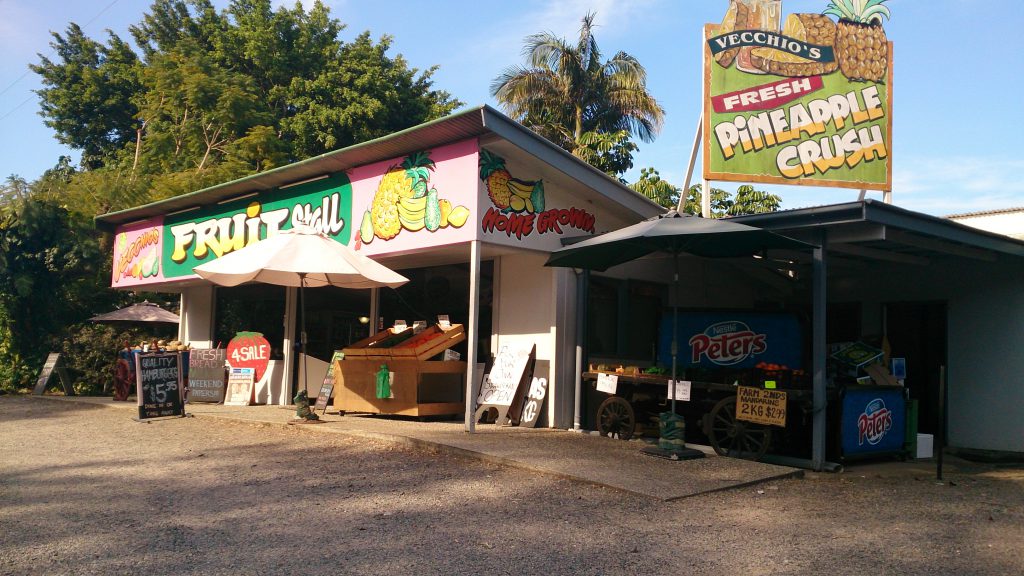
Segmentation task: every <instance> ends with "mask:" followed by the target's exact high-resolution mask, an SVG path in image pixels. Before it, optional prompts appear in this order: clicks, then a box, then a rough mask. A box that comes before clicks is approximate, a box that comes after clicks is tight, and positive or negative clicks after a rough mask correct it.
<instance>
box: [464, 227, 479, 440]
mask: <svg viewBox="0 0 1024 576" xmlns="http://www.w3.org/2000/svg"><path fill="white" fill-rule="evenodd" d="M479 321H480V241H479V240H473V241H472V242H470V244H469V321H468V324H469V325H468V326H467V327H466V338H467V340H468V341H467V342H466V366H467V370H466V432H470V433H472V432H475V431H476V418H475V417H474V416H475V413H476V386H475V382H473V380H474V374H476V370H475V367H476V344H477V342H476V341H477V332H478V331H479V330H478V326H477V324H478V323H479Z"/></svg>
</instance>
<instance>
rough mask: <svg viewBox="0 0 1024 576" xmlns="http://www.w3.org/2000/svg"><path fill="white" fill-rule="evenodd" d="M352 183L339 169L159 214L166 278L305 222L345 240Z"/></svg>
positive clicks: (186, 273)
mask: <svg viewBox="0 0 1024 576" xmlns="http://www.w3.org/2000/svg"><path fill="white" fill-rule="evenodd" d="M351 213H352V188H351V185H350V184H349V179H348V176H347V175H346V174H345V173H344V172H339V173H336V174H332V175H331V176H329V177H327V178H323V179H320V180H315V181H310V182H306V183H302V184H298V185H294V186H288V187H287V188H275V189H274V190H270V191H268V192H261V193H259V194H253V195H243V196H242V197H239V198H237V199H235V200H233V201H227V202H224V203H218V204H213V205H210V206H203V207H202V208H200V209H198V210H193V211H184V212H181V213H179V214H169V215H167V216H165V217H164V226H163V248H162V254H163V267H164V271H163V272H164V276H166V277H167V278H183V277H195V274H194V273H193V272H192V269H193V268H195V267H196V266H198V265H200V264H204V263H206V262H209V261H211V260H213V259H215V258H219V257H221V256H223V255H225V254H228V253H230V252H233V251H235V250H239V249H241V248H244V247H246V246H248V245H250V244H253V243H255V242H259V241H260V240H263V239H265V238H268V237H270V236H274V235H276V234H277V233H278V231H280V230H289V229H291V228H292V227H294V226H295V225H297V224H303V223H307V224H309V225H310V226H312V227H313V228H315V229H317V230H318V231H320V232H321V233H323V234H325V235H326V236H328V237H330V238H333V239H334V240H336V241H338V242H341V243H342V244H346V243H347V242H348V240H349V236H350V232H349V230H350V228H351V226H352V222H351V220H352V217H351Z"/></svg>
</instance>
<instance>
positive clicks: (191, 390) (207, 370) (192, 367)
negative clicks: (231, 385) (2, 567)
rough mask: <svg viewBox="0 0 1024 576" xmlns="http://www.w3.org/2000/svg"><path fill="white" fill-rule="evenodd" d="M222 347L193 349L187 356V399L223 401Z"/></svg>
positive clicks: (191, 401)
mask: <svg viewBox="0 0 1024 576" xmlns="http://www.w3.org/2000/svg"><path fill="white" fill-rule="evenodd" d="M224 357H225V354H224V349H223V348H211V349H193V350H191V351H190V353H189V356H188V401H189V403H190V404H191V403H193V402H213V403H217V402H223V401H224Z"/></svg>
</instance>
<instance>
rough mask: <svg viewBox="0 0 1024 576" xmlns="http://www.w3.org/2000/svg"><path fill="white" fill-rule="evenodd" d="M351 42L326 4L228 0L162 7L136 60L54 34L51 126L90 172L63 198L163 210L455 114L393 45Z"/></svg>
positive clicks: (141, 38) (159, 1) (111, 45)
mask: <svg viewBox="0 0 1024 576" xmlns="http://www.w3.org/2000/svg"><path fill="white" fill-rule="evenodd" d="M343 29H344V25H343V24H342V23H341V22H339V21H338V20H336V19H333V18H331V17H330V12H329V10H328V9H327V8H326V7H325V6H324V5H323V4H322V3H321V2H319V1H317V2H314V4H313V6H312V8H311V9H309V10H308V11H307V10H304V9H303V8H302V6H301V5H300V4H295V6H294V7H293V8H286V7H280V8H277V9H274V8H273V6H272V4H271V0H234V1H232V2H231V3H230V4H229V6H228V7H227V9H225V10H222V11H218V10H217V9H215V8H214V7H213V5H212V3H211V2H210V1H209V0H156V1H155V2H154V3H153V5H152V6H151V7H150V10H149V12H148V13H146V14H145V15H144V16H143V17H142V21H141V22H140V23H139V24H137V25H136V26H133V27H131V33H132V36H133V38H134V39H135V43H136V45H138V46H139V51H140V53H141V57H140V56H137V55H136V54H135V53H134V52H133V51H132V49H131V47H130V46H129V45H128V44H126V43H125V42H123V41H121V39H120V38H118V37H117V36H116V35H113V34H111V35H110V37H109V39H108V40H107V42H106V43H105V44H104V43H100V42H97V41H95V40H92V39H90V38H88V37H86V36H85V35H84V34H83V33H82V31H81V29H80V28H79V27H78V26H77V25H74V24H72V25H71V26H69V28H68V30H67V32H66V33H65V34H64V35H63V36H62V35H60V34H55V35H54V42H53V46H54V49H55V51H56V53H57V55H58V58H55V59H53V60H50V59H48V58H41V61H40V63H39V64H38V65H35V66H33V68H32V69H33V70H35V71H36V72H37V73H38V74H40V76H42V78H43V82H44V89H42V90H40V92H39V93H40V98H41V100H42V102H43V111H42V114H43V116H44V118H46V122H47V124H48V125H49V126H51V127H52V128H54V130H55V131H56V133H57V137H58V139H59V140H61V141H62V142H65V143H67V144H68V145H70V146H72V147H73V148H76V149H80V150H82V158H83V163H82V164H83V168H85V171H84V172H82V173H79V174H76V175H74V176H73V177H72V180H71V182H69V183H68V187H67V191H68V194H72V195H73V194H75V193H78V192H83V191H89V194H90V196H89V197H88V198H85V199H79V198H74V199H71V200H69V201H68V205H71V206H79V205H83V206H90V207H92V206H97V205H98V206H100V207H101V208H103V207H108V208H124V207H127V205H125V204H124V203H122V202H119V201H118V198H98V197H97V195H96V194H94V193H93V192H92V190H93V189H94V188H95V187H94V186H93V184H94V183H95V181H103V180H105V181H108V182H114V183H117V184H118V186H119V187H120V188H121V189H130V190H131V191H133V192H134V191H135V190H138V189H140V188H141V189H143V190H146V191H147V192H146V194H144V197H143V198H142V199H141V200H142V201H143V202H145V201H151V200H158V199H160V198H163V197H167V196H170V195H176V194H181V193H184V192H189V191H192V190H195V189H196V187H201V186H205V185H210V184H213V183H216V182H220V181H224V180H231V179H234V178H238V177H241V176H244V175H247V174H250V173H252V172H255V171H258V170H266V169H269V168H273V167H276V166H280V165H283V164H286V163H288V162H293V161H296V160H300V159H303V158H307V157H310V156H315V155H318V154H322V153H324V152H327V151H330V150H334V149H337V148H342V147H345V146H349V145H352V144H355V143H357V142H361V141H365V140H367V139H371V138H376V137H379V136H383V135H386V134H389V133H391V132H395V131H397V130H401V129H404V128H408V127H409V126H412V125H415V124H418V123H421V122H424V121H427V120H431V119H433V118H437V117H439V116H443V115H445V114H448V113H450V112H451V111H452V110H454V109H455V108H456V107H458V106H459V105H461V103H460V102H458V101H457V100H455V99H453V98H452V97H451V95H450V94H448V93H447V92H444V91H439V90H435V89H434V88H433V83H432V80H431V76H432V74H433V73H434V71H435V68H430V69H428V70H426V71H423V72H420V71H418V70H416V69H413V68H410V67H409V66H408V63H407V62H406V61H405V60H404V59H403V58H402V57H401V56H400V55H399V56H397V57H392V56H389V55H388V54H387V52H388V50H389V49H390V47H391V39H390V38H389V37H386V36H385V37H383V38H382V39H381V40H380V41H378V42H375V41H373V40H372V39H371V38H370V36H369V34H368V33H364V34H362V35H360V36H359V37H357V38H356V39H355V40H354V41H352V42H350V43H345V42H342V41H341V39H340V38H339V34H340V32H341V31H342V30H343ZM82 95H84V96H82ZM108 106H109V109H108V108H107V107H108ZM101 169H102V170H105V171H106V173H105V174H102V175H98V176H95V177H92V178H87V177H86V176H85V173H87V172H89V171H95V170H101ZM78 180H87V182H78ZM89 180H91V182H90V181H89ZM128 197H130V198H131V199H132V200H133V202H132V204H137V203H138V202H135V201H134V200H138V199H139V198H138V197H137V196H135V195H134V194H132V195H129V196H128ZM128 205H131V204H128Z"/></svg>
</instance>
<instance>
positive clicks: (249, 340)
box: [227, 332, 270, 382]
mask: <svg viewBox="0 0 1024 576" xmlns="http://www.w3.org/2000/svg"><path fill="white" fill-rule="evenodd" d="M227 360H228V364H230V365H231V367H232V368H253V369H254V370H255V372H256V373H255V381H256V382H259V381H260V378H262V377H263V373H264V372H266V371H267V364H268V363H269V362H270V342H267V339H266V338H264V337H263V334H261V333H259V332H239V333H238V334H235V337H234V338H232V339H231V341H230V342H228V349H227Z"/></svg>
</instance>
